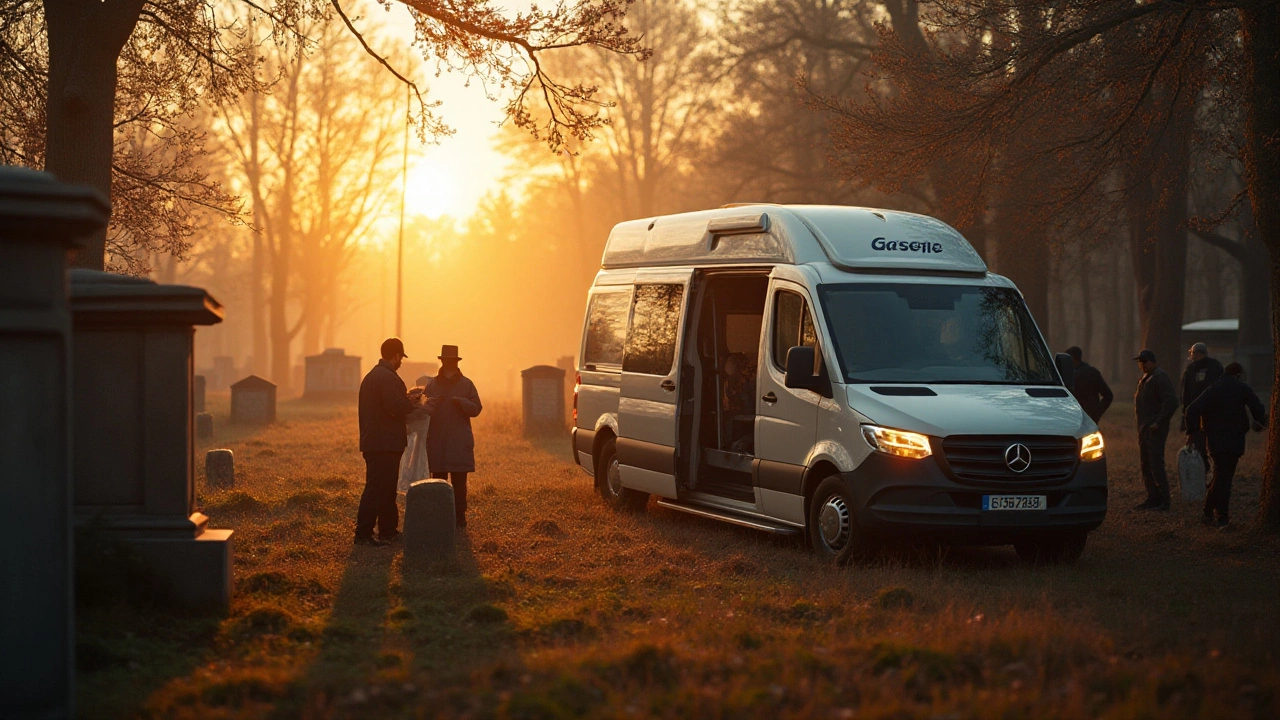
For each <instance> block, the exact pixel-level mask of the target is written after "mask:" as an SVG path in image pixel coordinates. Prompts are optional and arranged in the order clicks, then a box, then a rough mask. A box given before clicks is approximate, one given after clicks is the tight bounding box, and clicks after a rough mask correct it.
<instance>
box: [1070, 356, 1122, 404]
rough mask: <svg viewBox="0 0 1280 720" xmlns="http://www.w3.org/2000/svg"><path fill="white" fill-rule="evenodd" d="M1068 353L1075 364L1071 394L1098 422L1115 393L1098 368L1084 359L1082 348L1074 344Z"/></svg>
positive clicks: (1113, 398)
mask: <svg viewBox="0 0 1280 720" xmlns="http://www.w3.org/2000/svg"><path fill="white" fill-rule="evenodd" d="M1067 354H1068V355H1070V356H1071V364H1072V365H1073V366H1075V382H1074V383H1073V384H1072V387H1071V394H1072V395H1075V396H1076V402H1078V403H1080V407H1081V408H1083V409H1084V414H1085V415H1088V416H1089V419H1091V420H1093V421H1094V422H1095V423H1096V422H1098V421H1100V420H1102V414H1103V413H1105V412H1106V411H1107V408H1109V407H1111V401H1112V400H1115V395H1114V394H1112V392H1111V387H1110V386H1109V385H1107V381H1106V380H1104V379H1103V378H1102V373H1100V372H1098V368H1096V367H1094V366H1092V365H1090V364H1089V363H1087V362H1085V361H1084V352H1083V351H1082V350H1081V349H1080V348H1078V347H1075V346H1074V345H1073V346H1071V347H1069V348H1067Z"/></svg>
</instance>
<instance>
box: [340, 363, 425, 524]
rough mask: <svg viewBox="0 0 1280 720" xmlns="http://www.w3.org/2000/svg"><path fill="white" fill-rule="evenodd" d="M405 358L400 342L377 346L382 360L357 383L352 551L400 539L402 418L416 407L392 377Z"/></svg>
mask: <svg viewBox="0 0 1280 720" xmlns="http://www.w3.org/2000/svg"><path fill="white" fill-rule="evenodd" d="M406 357H409V356H408V355H407V354H405V351H404V343H402V342H400V338H388V339H387V340H385V341H383V343H382V359H381V360H379V361H378V364H377V365H374V366H373V369H372V370H370V371H369V374H367V375H365V376H364V380H363V381H361V383H360V452H361V453H363V454H364V469H365V470H364V493H363V494H361V495H360V509H359V510H358V511H357V512H356V538H355V543H356V544H357V545H374V546H381V545H386V544H387V543H389V542H391V541H392V540H395V539H396V538H397V537H399V535H400V531H399V529H398V528H397V526H398V525H399V524H400V512H399V509H398V508H397V507H396V481H397V480H399V477H400V456H401V455H402V454H403V453H404V449H405V446H406V445H408V433H407V432H406V430H405V418H406V417H407V416H408V415H409V413H411V412H413V410H414V409H415V408H417V407H418V403H417V402H416V399H410V398H409V396H408V392H407V391H406V389H405V386H404V381H403V380H401V379H400V376H399V375H398V374H397V373H396V370H399V369H400V363H401V362H402V361H403V360H404V358H406ZM375 524H376V525H377V526H378V537H377V539H375V538H374V537H373V527H374V525H375Z"/></svg>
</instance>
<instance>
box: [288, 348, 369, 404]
mask: <svg viewBox="0 0 1280 720" xmlns="http://www.w3.org/2000/svg"><path fill="white" fill-rule="evenodd" d="M306 364H307V372H306V385H305V388H306V389H305V390H304V391H303V393H302V397H303V398H304V399H306V400H340V401H341V400H355V399H357V398H358V397H359V396H360V358H359V357H358V356H355V355H347V354H346V352H344V351H343V349H342V348H328V349H327V350H325V351H324V352H322V353H320V354H319V355H310V356H308V357H307V358H306Z"/></svg>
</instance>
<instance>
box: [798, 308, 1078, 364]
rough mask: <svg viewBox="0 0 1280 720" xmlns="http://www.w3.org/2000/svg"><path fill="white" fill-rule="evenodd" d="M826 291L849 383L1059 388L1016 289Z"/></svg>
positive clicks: (828, 313)
mask: <svg viewBox="0 0 1280 720" xmlns="http://www.w3.org/2000/svg"><path fill="white" fill-rule="evenodd" d="M820 292H821V296H822V309H823V312H825V313H826V316H827V326H828V328H829V329H830V330H831V334H832V340H833V341H834V343H835V346H836V347H835V350H836V353H837V354H838V355H839V357H840V364H841V366H842V369H843V371H844V375H845V379H846V380H847V381H849V382H909V383H947V382H955V383H1012V384H1052V385H1056V384H1058V380H1057V376H1056V375H1055V373H1054V370H1053V361H1052V359H1051V358H1050V355H1049V350H1048V348H1046V347H1045V346H1044V342H1043V341H1042V340H1041V339H1040V334H1039V333H1038V332H1037V331H1036V326H1035V323H1033V322H1032V320H1031V315H1030V314H1029V313H1028V312H1027V308H1026V305H1024V304H1023V302H1022V297H1021V296H1020V295H1018V293H1017V291H1016V290H1013V289H1012V288H996V287H975V286H963V285H915V284H912V285H908V284H902V285H892V284H879V283H877V284H866V285H827V286H823V287H822V289H821V291H820Z"/></svg>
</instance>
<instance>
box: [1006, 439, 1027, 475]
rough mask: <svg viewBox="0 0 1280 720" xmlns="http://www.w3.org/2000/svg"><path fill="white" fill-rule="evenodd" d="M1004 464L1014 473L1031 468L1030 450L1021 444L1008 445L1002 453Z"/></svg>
mask: <svg viewBox="0 0 1280 720" xmlns="http://www.w3.org/2000/svg"><path fill="white" fill-rule="evenodd" d="M1004 464H1005V465H1008V466H1009V469H1010V470H1012V471H1014V472H1016V473H1020V472H1025V471H1026V469H1027V468H1029V467H1031V450H1029V449H1028V448H1027V446H1026V445H1023V444H1022V443H1014V444H1013V445H1010V446H1009V447H1008V448H1006V449H1005V451H1004Z"/></svg>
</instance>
